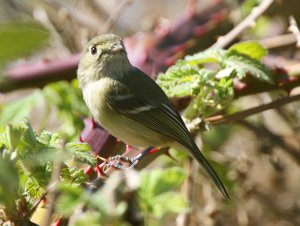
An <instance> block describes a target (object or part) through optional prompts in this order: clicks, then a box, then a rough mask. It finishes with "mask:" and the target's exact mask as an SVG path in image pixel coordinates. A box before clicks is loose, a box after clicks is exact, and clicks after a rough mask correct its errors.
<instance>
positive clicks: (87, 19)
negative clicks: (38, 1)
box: [44, 0, 99, 31]
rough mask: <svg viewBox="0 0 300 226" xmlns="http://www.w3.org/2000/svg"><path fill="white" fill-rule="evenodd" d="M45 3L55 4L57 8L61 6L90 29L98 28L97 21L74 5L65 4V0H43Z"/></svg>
mask: <svg viewBox="0 0 300 226" xmlns="http://www.w3.org/2000/svg"><path fill="white" fill-rule="evenodd" d="M44 1H45V2H46V3H48V4H50V5H51V6H55V7H57V8H62V9H64V10H66V12H67V13H68V14H69V15H70V16H71V17H72V19H74V20H75V21H77V22H78V23H79V24H81V25H82V26H84V27H88V28H89V29H91V30H92V31H96V30H97V29H99V23H98V22H97V21H95V20H94V18H93V17H91V16H90V15H89V14H88V13H82V12H80V11H78V10H76V9H75V8H74V7H72V6H70V5H69V4H67V3H66V2H65V1H58V0H44Z"/></svg>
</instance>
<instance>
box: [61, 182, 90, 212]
mask: <svg viewBox="0 0 300 226" xmlns="http://www.w3.org/2000/svg"><path fill="white" fill-rule="evenodd" d="M59 191H60V196H59V198H58V200H57V208H58V212H59V213H60V214H62V215H63V216H66V217H67V216H70V215H71V214H72V213H73V212H74V210H75V209H76V208H77V206H78V205H79V204H81V203H83V202H84V200H85V193H84V192H83V189H82V188H81V187H77V186H76V187H75V186H70V184H65V183H62V184H60V185H59Z"/></svg>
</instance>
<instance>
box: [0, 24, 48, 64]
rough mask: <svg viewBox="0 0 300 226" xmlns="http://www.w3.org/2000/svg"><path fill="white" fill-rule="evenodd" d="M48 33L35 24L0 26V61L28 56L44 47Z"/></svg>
mask: <svg viewBox="0 0 300 226" xmlns="http://www.w3.org/2000/svg"><path fill="white" fill-rule="evenodd" d="M48 38H49V32H48V31H47V30H46V29H45V28H44V27H43V26H41V25H40V24H37V23H9V24H2V25H0V49H1V51H0V61H3V60H12V59H15V58H17V57H21V56H24V55H26V54H29V53H30V52H32V51H33V50H34V49H36V48H38V47H41V46H42V45H45V44H46V42H47V40H48Z"/></svg>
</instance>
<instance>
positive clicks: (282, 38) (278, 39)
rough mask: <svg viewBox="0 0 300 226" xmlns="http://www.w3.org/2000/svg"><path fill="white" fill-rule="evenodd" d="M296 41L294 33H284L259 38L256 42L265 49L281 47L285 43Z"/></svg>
mask: <svg viewBox="0 0 300 226" xmlns="http://www.w3.org/2000/svg"><path fill="white" fill-rule="evenodd" d="M296 41H297V39H296V37H295V35H294V34H284V35H278V36H275V37H270V38H265V39H261V40H259V41H258V42H259V43H260V44H261V45H263V46H264V47H265V48H267V49H273V48H278V47H283V46H287V45H292V44H294V43H295V42H296Z"/></svg>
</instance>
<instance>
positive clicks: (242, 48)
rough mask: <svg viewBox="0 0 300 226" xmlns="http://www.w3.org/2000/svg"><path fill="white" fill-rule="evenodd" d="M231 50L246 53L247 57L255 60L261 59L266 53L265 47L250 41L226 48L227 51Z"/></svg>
mask: <svg viewBox="0 0 300 226" xmlns="http://www.w3.org/2000/svg"><path fill="white" fill-rule="evenodd" d="M232 51H233V52H237V53H240V54H244V55H247V56H248V57H251V58H253V59H256V60H261V59H262V58H263V57H264V56H266V55H267V53H268V51H267V49H265V48H264V47H263V46H262V45H260V44H259V43H257V42H251V41H248V42H240V43H237V44H234V45H233V46H231V47H230V48H229V49H228V51H227V53H230V52H232Z"/></svg>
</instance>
